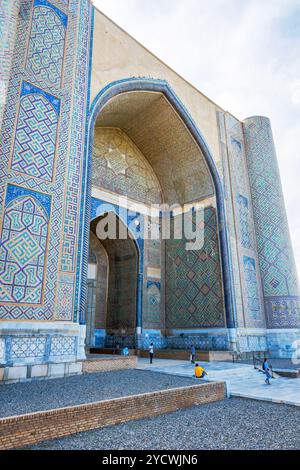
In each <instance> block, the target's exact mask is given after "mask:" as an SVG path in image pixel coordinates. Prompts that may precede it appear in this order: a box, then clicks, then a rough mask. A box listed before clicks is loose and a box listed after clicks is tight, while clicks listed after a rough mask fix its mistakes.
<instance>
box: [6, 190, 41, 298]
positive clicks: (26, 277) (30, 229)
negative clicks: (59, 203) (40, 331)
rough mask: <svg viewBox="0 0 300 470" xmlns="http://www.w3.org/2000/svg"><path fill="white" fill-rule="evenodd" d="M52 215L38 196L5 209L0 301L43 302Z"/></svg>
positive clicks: (23, 198)
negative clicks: (49, 214)
mask: <svg viewBox="0 0 300 470" xmlns="http://www.w3.org/2000/svg"><path fill="white" fill-rule="evenodd" d="M48 222H49V216H48V214H47V211H45V208H44V207H43V206H42V205H41V204H40V202H39V201H38V200H37V199H36V198H35V196H34V193H33V192H32V194H27V195H21V196H19V197H16V198H15V199H13V200H12V201H10V202H9V203H8V204H7V205H6V208H5V212H4V218H3V226H2V233H1V241H0V301H1V302H9V303H17V304H20V303H26V304H40V303H42V292H43V282H44V269H45V262H46V261H45V260H46V252H47V236H48Z"/></svg>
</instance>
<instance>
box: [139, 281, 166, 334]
mask: <svg viewBox="0 0 300 470" xmlns="http://www.w3.org/2000/svg"><path fill="white" fill-rule="evenodd" d="M160 302H161V294H160V285H159V283H152V282H151V283H149V282H148V288H147V306H146V309H145V312H144V314H143V326H144V328H149V329H151V328H153V329H155V328H157V329H159V328H161V325H162V318H161V305H160Z"/></svg>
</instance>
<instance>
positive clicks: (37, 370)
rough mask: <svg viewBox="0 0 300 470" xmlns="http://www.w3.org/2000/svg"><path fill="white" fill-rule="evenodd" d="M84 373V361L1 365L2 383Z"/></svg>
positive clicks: (0, 375) (0, 379)
mask: <svg viewBox="0 0 300 470" xmlns="http://www.w3.org/2000/svg"><path fill="white" fill-rule="evenodd" d="M79 374H82V362H62V363H48V364H47V363H46V364H28V365H22V366H21V365H14V366H4V367H0V384H10V383H15V382H27V381H30V380H45V379H56V378H58V377H66V376H69V375H79Z"/></svg>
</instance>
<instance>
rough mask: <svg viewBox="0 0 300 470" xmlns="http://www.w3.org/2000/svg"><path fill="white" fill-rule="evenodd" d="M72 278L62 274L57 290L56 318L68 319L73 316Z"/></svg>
mask: <svg viewBox="0 0 300 470" xmlns="http://www.w3.org/2000/svg"><path fill="white" fill-rule="evenodd" d="M73 302H74V279H73V276H68V275H65V274H64V275H62V276H61V278H60V282H59V286H58V291H57V305H56V315H55V317H56V320H61V321H62V320H64V321H70V320H72V317H73Z"/></svg>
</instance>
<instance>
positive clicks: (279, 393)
mask: <svg viewBox="0 0 300 470" xmlns="http://www.w3.org/2000/svg"><path fill="white" fill-rule="evenodd" d="M201 365H202V367H204V369H205V370H206V371H207V372H208V375H207V376H206V377H205V380H210V381H216V380H221V381H223V380H224V381H226V383H227V389H228V392H229V395H230V396H233V397H243V398H252V399H255V400H263V401H271V402H274V403H285V404H287V405H295V406H300V379H288V378H284V377H278V376H277V377H276V378H275V379H271V384H272V385H266V384H265V382H264V381H265V375H264V374H263V373H261V372H259V371H257V370H255V369H254V368H253V366H252V365H248V364H233V363H230V362H201ZM138 368H139V369H146V370H153V372H163V373H167V374H170V375H179V376H182V377H191V376H193V370H194V368H193V366H192V365H191V364H190V363H189V362H187V361H177V360H171V359H170V360H169V359H156V360H154V363H153V364H152V365H150V364H149V360H148V359H144V358H139V360H138Z"/></svg>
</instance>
